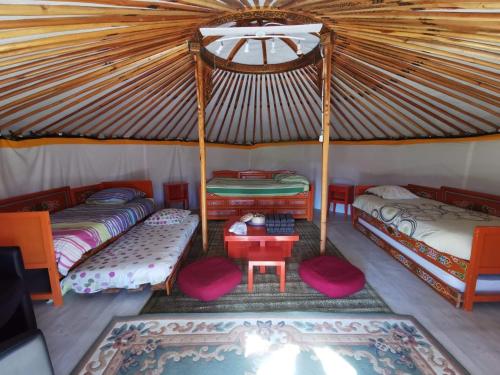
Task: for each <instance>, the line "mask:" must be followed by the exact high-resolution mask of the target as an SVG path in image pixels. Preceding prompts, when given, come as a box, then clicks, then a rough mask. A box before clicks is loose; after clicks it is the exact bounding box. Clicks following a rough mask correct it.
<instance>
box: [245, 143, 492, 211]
mask: <svg viewBox="0 0 500 375" xmlns="http://www.w3.org/2000/svg"><path fill="white" fill-rule="evenodd" d="M499 161H500V142H499V141H481V142H477V141H476V142H450V143H448V142H446V143H423V144H403V145H399V146H395V145H366V144H364V145H352V144H350V145H342V144H335V143H334V144H332V146H331V148H330V163H329V171H330V182H339V183H350V184H354V185H355V184H408V183H413V184H420V185H428V186H435V187H439V186H442V185H447V186H453V187H458V188H464V189H470V190H475V191H481V192H486V193H492V194H500V178H499V176H500V162H499ZM250 165H251V167H252V168H255V169H274V168H289V169H293V170H296V171H297V172H299V173H302V174H304V175H306V176H307V177H309V178H310V179H311V180H312V181H314V183H315V185H316V207H319V204H320V192H319V186H320V182H321V147H320V145H319V143H318V145H302V146H300V145H290V146H276V147H262V148H257V149H254V150H253V151H252V154H251V162H250Z"/></svg>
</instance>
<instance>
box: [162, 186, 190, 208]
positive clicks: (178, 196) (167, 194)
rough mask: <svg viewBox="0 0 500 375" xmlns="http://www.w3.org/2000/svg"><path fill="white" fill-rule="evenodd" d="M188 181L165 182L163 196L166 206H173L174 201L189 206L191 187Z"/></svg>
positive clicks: (184, 206)
mask: <svg viewBox="0 0 500 375" xmlns="http://www.w3.org/2000/svg"><path fill="white" fill-rule="evenodd" d="M188 185H189V184H188V183H187V182H167V183H164V184H163V197H164V199H165V207H171V206H172V203H179V202H180V203H182V208H183V209H185V210H187V209H188V208H189V189H188Z"/></svg>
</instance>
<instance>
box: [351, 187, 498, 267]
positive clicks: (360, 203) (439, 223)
mask: <svg viewBox="0 0 500 375" xmlns="http://www.w3.org/2000/svg"><path fill="white" fill-rule="evenodd" d="M353 205H354V207H356V208H358V209H360V210H362V211H364V212H366V213H368V214H370V215H371V216H373V217H374V218H376V219H378V220H380V221H382V222H383V223H384V224H385V225H387V226H389V227H393V228H396V229H397V230H399V231H400V232H402V233H404V234H406V235H408V236H410V237H412V238H414V239H416V240H419V241H422V242H424V243H425V244H427V245H428V246H430V247H433V248H434V249H436V250H438V251H441V252H443V253H447V254H450V255H453V256H456V257H458V258H462V259H466V260H469V259H470V254H471V247H472V237H473V234H474V228H475V227H477V226H500V218H498V217H496V216H491V215H488V214H485V213H482V212H477V211H472V210H467V209H464V208H460V207H456V206H451V205H448V204H445V203H442V202H438V201H435V200H431V199H425V198H417V199H404V200H403V199H402V200H393V199H382V198H380V197H377V196H375V195H369V194H364V195H361V196H359V197H357V198H356V199H355V201H354V204H353ZM499 251H500V248H499Z"/></svg>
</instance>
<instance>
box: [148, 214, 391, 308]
mask: <svg viewBox="0 0 500 375" xmlns="http://www.w3.org/2000/svg"><path fill="white" fill-rule="evenodd" d="M223 226H224V222H222V221H210V222H209V251H208V253H207V254H204V253H203V251H202V248H201V238H200V234H199V233H198V235H197V237H198V238H196V239H195V243H194V246H193V248H192V250H191V253H190V256H189V259H188V260H187V262H191V261H193V260H195V259H198V258H200V257H203V256H217V255H223V256H225V255H226V252H225V250H224V246H223ZM296 230H297V232H298V233H299V235H300V241H299V242H297V243H296V244H295V245H294V249H293V257H292V258H291V259H289V260H288V261H287V265H286V267H287V268H286V292H285V293H280V292H279V282H278V278H277V277H276V275H275V274H274V269H272V268H268V273H266V274H259V273H258V272H256V273H255V274H254V292H253V293H248V292H247V278H246V268H245V263H244V262H243V261H240V262H239V264H240V265H241V267H242V269H243V270H245V272H243V274H244V276H243V280H242V283H241V284H240V285H239V286H238V287H237V288H236V289H235V290H233V291H232V292H231V293H229V294H227V295H225V296H223V297H221V298H219V299H218V300H216V301H212V302H200V301H198V300H195V299H192V298H189V297H187V296H185V295H183V294H182V293H181V292H180V291H179V290H178V289H177V288H176V287H175V288H174V291H173V293H172V295H170V296H167V295H166V294H165V293H164V292H163V291H157V292H155V293H154V294H153V295H152V297H151V298H150V300H149V301H148V302H147V303H146V305H145V306H144V307H143V309H142V311H141V313H142V314H145V313H166V312H169V313H196V312H246V311H325V312H342V313H351V312H364V313H368V312H372V313H373V312H391V310H390V308H389V307H388V306H387V305H386V303H385V302H384V301H383V300H382V299H381V298H380V296H379V295H378V294H377V293H376V292H375V290H374V289H373V288H372V287H371V286H370V285H369V284H368V283H367V284H366V286H365V288H364V289H363V290H361V291H359V292H358V293H356V294H354V295H352V296H350V297H347V298H339V299H332V298H328V297H326V296H324V295H323V294H321V293H318V292H316V291H315V290H314V289H311V288H309V287H308V286H307V285H306V284H304V283H303V282H302V280H301V279H300V277H299V275H298V273H297V268H298V264H299V263H300V262H301V261H302V260H303V259H307V258H310V257H313V256H315V255H318V253H319V228H318V227H317V226H316V225H314V224H313V223H310V222H307V221H305V220H299V221H297V222H296ZM326 253H327V254H329V255H336V256H340V257H342V255H341V254H340V252H339V251H338V250H337V249H336V248H335V246H334V245H333V244H332V243H331V242H330V241H328V242H327V247H326Z"/></svg>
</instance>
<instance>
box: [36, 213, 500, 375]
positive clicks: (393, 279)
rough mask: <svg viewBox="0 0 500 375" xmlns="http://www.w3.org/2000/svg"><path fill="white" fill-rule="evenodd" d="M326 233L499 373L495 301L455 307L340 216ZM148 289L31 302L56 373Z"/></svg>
mask: <svg viewBox="0 0 500 375" xmlns="http://www.w3.org/2000/svg"><path fill="white" fill-rule="evenodd" d="M328 237H329V238H330V239H331V240H332V241H333V243H334V244H335V245H336V246H337V248H338V249H339V250H341V252H342V253H343V254H344V255H345V256H346V257H347V258H348V259H349V260H350V261H351V262H352V263H353V264H355V265H357V266H358V267H360V268H361V269H362V270H363V271H364V272H365V274H366V276H367V280H368V282H369V283H370V284H371V285H372V286H373V287H374V288H375V289H376V290H377V291H378V293H379V294H380V295H381V296H382V298H383V299H384V300H385V301H386V302H387V303H388V304H389V306H390V307H391V308H392V310H393V311H394V312H395V313H399V314H408V315H413V316H414V317H416V318H417V319H418V320H419V321H420V323H421V324H422V325H423V326H424V327H426V328H427V329H428V330H429V331H430V332H431V333H432V334H433V335H434V337H435V338H436V339H437V340H438V341H440V342H441V344H443V345H444V347H445V348H446V349H447V350H448V351H449V352H450V353H451V354H452V355H454V356H455V358H457V359H458V360H459V361H460V362H461V363H462V364H463V366H464V367H466V368H467V369H468V370H469V371H470V372H471V373H472V374H474V375H490V374H499V373H500V355H499V353H500V304H499V303H495V304H478V305H476V306H475V307H474V311H473V312H472V313H468V312H464V311H463V310H458V309H456V308H454V307H453V306H452V305H450V304H449V303H448V302H446V301H445V300H444V299H443V298H442V297H440V296H439V295H437V294H436V293H435V292H434V291H433V290H432V289H431V288H429V287H427V286H426V285H425V284H424V283H423V282H421V281H420V280H418V279H417V278H416V276H414V275H413V274H411V273H410V272H408V271H406V270H405V269H404V268H403V267H402V266H401V265H400V264H399V263H398V262H396V261H395V260H394V259H392V258H391V257H390V256H389V255H387V254H386V253H385V252H384V251H383V250H381V249H379V248H378V247H377V246H376V245H375V244H373V243H372V242H371V241H370V240H368V239H367V238H366V237H364V236H363V235H362V234H361V233H359V232H358V231H357V230H355V229H354V228H353V227H352V226H351V224H350V221H349V220H345V219H343V217H342V215H337V216H334V217H330V220H329V225H328ZM149 296H150V291H149V290H145V291H142V292H135V293H128V292H121V293H118V294H97V295H92V296H81V295H76V294H74V293H69V294H68V295H66V297H65V301H64V302H65V303H64V306H63V307H61V308H54V307H53V306H52V305H50V304H46V303H42V302H37V303H36V304H35V312H36V316H37V321H38V325H39V327H40V328H41V329H42V331H43V333H44V334H45V338H46V340H47V343H48V346H49V351H50V355H51V358H52V361H53V363H54V367H55V370H56V373H57V374H68V373H69V372H70V371H71V370H72V369H73V367H74V366H75V365H76V364H77V362H78V361H79V359H80V358H81V357H82V356H83V355H84V354H85V352H86V351H87V349H88V348H89V347H90V345H91V344H92V343H93V342H94V341H95V339H96V338H97V337H98V335H99V334H100V333H101V332H102V330H103V329H104V328H105V327H106V325H107V324H108V323H109V321H110V319H111V318H112V317H113V316H127V315H136V314H137V313H138V312H139V311H140V309H141V307H142V306H143V305H144V304H145V303H146V301H147V300H148V298H149Z"/></svg>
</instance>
